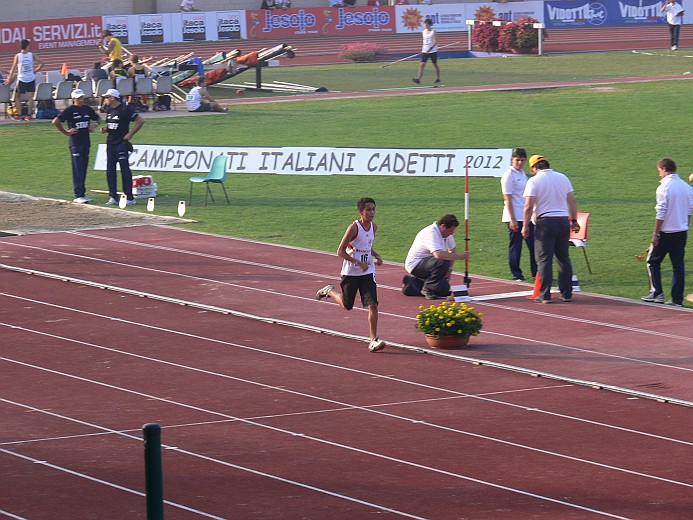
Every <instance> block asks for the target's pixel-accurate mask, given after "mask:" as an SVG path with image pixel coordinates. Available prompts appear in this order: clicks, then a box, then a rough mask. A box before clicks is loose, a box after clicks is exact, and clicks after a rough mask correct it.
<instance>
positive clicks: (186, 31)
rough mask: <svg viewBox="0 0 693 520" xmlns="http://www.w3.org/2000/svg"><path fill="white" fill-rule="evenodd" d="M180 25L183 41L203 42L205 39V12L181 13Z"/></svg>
mask: <svg viewBox="0 0 693 520" xmlns="http://www.w3.org/2000/svg"><path fill="white" fill-rule="evenodd" d="M181 25H182V30H183V41H184V42H203V41H205V40H207V22H206V16H205V13H203V12H192V13H181ZM162 36H163V33H162Z"/></svg>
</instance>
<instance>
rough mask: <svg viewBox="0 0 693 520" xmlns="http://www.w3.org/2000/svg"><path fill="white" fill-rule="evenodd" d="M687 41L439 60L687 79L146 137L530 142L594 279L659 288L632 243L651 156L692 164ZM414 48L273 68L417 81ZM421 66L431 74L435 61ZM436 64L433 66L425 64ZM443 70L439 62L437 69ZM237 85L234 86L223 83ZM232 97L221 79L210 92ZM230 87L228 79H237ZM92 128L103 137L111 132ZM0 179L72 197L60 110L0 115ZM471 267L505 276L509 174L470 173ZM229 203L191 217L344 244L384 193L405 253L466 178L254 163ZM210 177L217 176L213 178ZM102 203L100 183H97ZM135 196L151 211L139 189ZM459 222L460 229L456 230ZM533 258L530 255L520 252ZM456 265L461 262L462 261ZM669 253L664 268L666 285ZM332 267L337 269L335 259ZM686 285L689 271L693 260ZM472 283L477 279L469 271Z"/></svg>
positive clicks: (512, 72) (237, 116)
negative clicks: (680, 49) (410, 56)
mask: <svg viewBox="0 0 693 520" xmlns="http://www.w3.org/2000/svg"><path fill="white" fill-rule="evenodd" d="M691 58H692V57H687V56H685V55H684V54H677V55H676V56H668V55H667V53H665V52H663V51H660V53H659V54H658V55H653V56H650V55H645V54H635V53H624V52H620V53H595V54H578V55H563V56H559V55H557V56H541V57H537V56H534V57H518V58H489V59H461V60H443V61H441V67H442V70H443V78H444V83H445V85H446V86H455V85H471V84H476V85H480V84H504V83H516V82H519V83H527V82H532V81H563V80H570V79H588V78H606V77H635V76H654V75H671V74H681V80H679V81H650V82H642V83H629V84H614V85H608V86H607V85H602V86H594V87H571V88H561V89H544V90H539V89H533V90H523V91H499V92H470V93H450V94H436V95H421V96H406V97H382V98H368V99H349V100H339V101H328V100H321V99H320V96H319V95H315V96H311V97H310V101H306V102H301V103H270V104H262V105H237V106H233V107H232V109H231V111H230V113H229V114H227V115H213V116H208V117H207V116H204V117H196V118H194V119H193V118H187V117H180V118H162V119H149V120H147V123H146V125H145V126H144V128H143V129H142V131H141V132H140V133H139V134H138V135H137V137H136V139H135V142H136V143H174V144H199V145H227V146H228V145H232V146H307V147H310V146H316V147H317V146H356V147H362V146H369V147H392V148H397V147H422V148H434V147H435V148H438V147H456V148H467V147H485V148H494V147H499V148H511V147H515V146H523V147H525V148H527V150H528V152H529V153H530V154H534V153H541V154H542V155H545V156H546V157H547V158H548V159H549V161H550V162H551V166H552V167H553V168H554V169H556V170H558V171H561V172H564V173H566V174H567V175H568V176H569V177H570V178H571V180H572V182H573V185H574V187H575V193H576V197H577V200H578V204H579V207H580V209H581V210H582V211H589V212H591V213H592V220H591V222H590V240H589V245H588V254H589V257H590V262H591V264H592V269H593V271H594V274H593V275H589V274H588V272H587V269H586V266H585V262H584V259H583V258H582V253H581V252H580V251H576V250H572V251H571V253H572V255H573V263H574V269H575V271H576V273H577V274H578V275H579V277H580V285H581V287H582V289H583V290H585V291H590V292H598V293H603V294H610V295H616V296H624V297H629V298H639V297H640V296H642V295H643V294H646V293H647V292H648V283H647V276H646V272H645V265H644V263H637V262H636V261H635V255H637V254H640V253H641V252H642V251H643V250H644V249H645V248H646V247H647V245H648V240H649V238H650V236H651V233H652V228H653V226H654V192H655V189H656V188H657V184H658V180H659V179H658V176H657V171H656V168H655V164H656V161H657V160H658V159H659V158H661V157H663V156H670V157H672V158H674V159H675V160H676V161H677V164H678V165H679V172H680V174H681V176H682V177H688V175H689V173H691V172H692V171H693V157H692V156H691V151H690V142H691V124H690V122H691V121H692V120H693V117H692V116H693V108H692V106H691V102H690V98H691V89H692V87H693V83H691V82H690V81H686V80H685V79H686V78H687V77H688V75H684V73H685V72H688V69H689V68H693V62H691ZM415 68H416V64H415V63H403V64H397V65H394V66H392V67H388V68H385V69H383V68H382V67H381V65H380V64H362V65H342V66H329V67H287V68H277V69H272V70H271V73H270V72H268V73H267V79H272V80H280V81H288V82H296V83H304V84H311V85H315V86H326V87H327V88H328V89H330V90H333V91H334V90H342V91H349V90H367V89H372V88H384V87H394V86H408V85H409V84H410V82H411V80H410V77H411V75H412V73H413V71H414V69H415ZM426 74H428V75H429V76H431V75H432V71H431V70H427V71H426ZM425 77H426V76H425ZM431 77H432V76H431ZM225 92H226V93H228V92H229V91H228V90H227V91H225ZM213 95H215V96H216V97H222V95H223V94H222V93H221V89H217V91H215V92H214V93H213ZM226 95H228V94H226ZM104 140H105V139H104V137H103V136H101V135H96V134H95V135H94V136H93V144H94V145H95V144H98V143H102V142H104ZM0 142H1V143H2V148H3V168H2V174H1V179H2V180H1V181H0V189H2V190H5V191H14V192H21V193H29V194H32V195H39V196H48V197H56V198H63V199H70V200H71V199H72V193H71V176H70V163H69V155H68V150H67V146H66V141H65V138H64V136H62V135H61V134H59V133H58V132H57V131H55V129H54V128H53V127H52V126H51V125H49V124H14V123H13V124H5V125H1V126H0ZM89 175H90V176H89V178H88V182H87V186H88V188H91V189H105V187H106V182H105V173H104V172H101V171H99V172H90V174H89ZM189 176H190V174H186V173H156V174H155V176H154V178H155V181H156V182H157V184H158V187H159V193H160V195H159V197H158V199H157V213H159V214H163V215H175V214H176V209H177V204H178V201H179V200H184V199H187V196H188V190H189V186H190V183H189V181H188V178H189ZM470 185H471V189H470V237H471V242H470V249H471V251H472V261H471V264H470V270H471V272H472V273H474V274H483V275H488V276H494V277H500V278H508V277H509V274H510V273H509V271H508V268H507V254H506V252H507V232H506V229H505V227H504V225H503V224H502V223H501V222H500V217H501V209H502V196H501V194H500V182H499V179H498V178H472V179H471V181H470ZM227 186H228V187H229V188H230V196H231V199H232V204H231V205H226V204H223V203H221V202H220V199H217V203H216V204H215V205H210V206H208V207H206V208H205V207H203V206H202V204H201V200H202V195H203V192H202V188H201V187H199V186H198V187H197V188H198V191H197V194H198V197H197V201H198V204H197V205H193V206H192V207H189V209H188V213H187V214H186V217H189V218H192V219H195V220H196V221H197V223H196V224H190V225H189V226H190V227H192V228H195V229H198V230H203V231H209V232H212V233H220V234H226V235H233V236H239V237H244V238H251V239H257V240H264V241H269V242H277V243H283V244H291V245H297V246H304V247H310V248H316V249H321V250H328V251H332V250H336V248H337V245H338V244H339V240H340V239H341V236H342V234H343V232H344V229H345V227H346V226H347V224H348V223H349V222H350V221H351V219H352V218H355V217H356V216H357V213H356V209H355V202H356V200H357V199H358V198H360V197H362V196H372V197H374V198H375V199H376V201H377V203H378V213H377V216H376V222H377V223H378V225H379V234H378V239H377V241H376V244H375V245H376V249H377V250H378V251H379V252H380V253H381V254H382V255H383V256H384V257H385V259H387V260H392V261H400V262H401V261H403V260H404V257H405V255H406V252H407V250H408V248H409V245H410V243H411V241H412V239H413V237H414V235H415V234H416V232H417V231H418V230H419V229H420V228H422V227H423V226H425V225H427V224H430V223H431V222H432V221H434V220H435V219H437V218H438V217H440V216H441V215H442V214H444V213H448V212H451V213H455V214H457V215H458V216H459V217H462V216H463V214H464V207H463V206H464V198H463V196H464V179H462V178H430V177H429V178H425V177H421V178H408V177H376V176H374V177H365V176H332V177H323V176H316V177H311V176H280V175H260V174H244V175H234V176H232V177H231V178H230V179H228V182H227ZM213 188H214V186H213ZM93 198H94V199H95V200H94V203H97V204H102V203H104V202H105V201H106V198H107V197H106V196H105V195H97V196H94V197H93ZM128 211H145V208H144V204H142V205H139V206H136V207H135V208H134V209H128ZM460 235H462V233H460V232H458V237H459V236H460ZM524 263H525V269H526V270H528V266H526V264H527V263H528V262H527V261H526V259H525V262H524ZM459 267H460V266H458V268H459ZM669 267H670V266H669V265H668V263H666V264H665V269H664V270H663V276H664V284H665V288H666V287H668V285H669V284H670V277H671V272H670V268H669ZM335 275H337V273H335ZM687 275H688V280H689V284H688V288H689V291H688V292H691V291H690V289H691V287H693V282H692V281H691V280H693V278H691V277H690V275H691V272H690V269H689V270H688V273H687ZM471 292H472V295H473V286H472V291H471Z"/></svg>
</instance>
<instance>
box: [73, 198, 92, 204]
mask: <svg viewBox="0 0 693 520" xmlns="http://www.w3.org/2000/svg"><path fill="white" fill-rule="evenodd" d="M72 202H74V203H75V204H86V203H87V202H89V199H88V198H86V197H77V198H76V199H74V200H73V201H72Z"/></svg>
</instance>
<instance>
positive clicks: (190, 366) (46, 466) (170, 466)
mask: <svg viewBox="0 0 693 520" xmlns="http://www.w3.org/2000/svg"><path fill="white" fill-rule="evenodd" d="M1 242H2V250H3V252H2V259H1V262H2V264H4V265H5V266H13V267H15V268H22V269H30V270H36V271H42V272H45V273H52V274H54V275H58V276H60V277H63V279H69V278H73V279H75V281H62V280H60V279H57V278H55V279H54V278H46V277H44V276H30V275H28V274H25V273H22V272H18V271H16V270H10V269H3V270H2V271H0V277H1V278H0V279H1V280H2V287H3V289H2V292H0V299H1V300H2V306H1V307H0V330H2V342H1V343H0V352H2V355H1V356H0V357H1V360H2V371H1V372H0V374H2V376H1V377H2V384H1V385H0V389H1V390H0V394H1V395H0V420H2V424H3V425H4V426H5V427H4V428H3V430H2V436H1V437H0V457H1V458H2V465H3V472H2V474H0V487H1V488H2V489H3V490H7V489H11V492H10V493H9V494H8V493H3V494H2V495H1V496H0V512H4V513H5V514H7V515H15V516H16V517H24V518H32V519H34V518H51V519H55V518H66V519H67V518H70V519H71V518H86V517H98V518H114V519H116V518H118V519H122V518H144V517H145V512H144V499H143V497H142V492H143V488H144V485H143V476H142V475H143V469H142V460H141V459H142V444H141V440H140V438H139V428H140V427H141V425H142V424H144V423H146V422H158V423H160V424H161V425H162V428H163V431H162V439H163V442H164V443H165V445H166V449H165V451H164V471H165V482H164V491H165V497H166V500H167V505H166V516H167V518H185V519H187V518H327V517H329V518H345V519H346V518H350V519H353V518H368V517H371V516H372V515H373V514H380V515H385V517H386V518H396V517H405V518H513V519H514V518H517V519H524V518H552V519H554V518H600V517H607V518H642V519H651V518H662V519H683V518H689V517H690V512H691V511H693V471H691V470H692V469H693V467H692V463H691V460H693V457H691V455H692V453H691V451H692V447H693V428H691V426H693V419H692V415H691V414H692V411H691V408H690V407H688V406H685V405H676V404H671V403H663V402H658V401H656V400H653V399H643V398H637V397H636V396H635V395H629V394H622V393H617V392H609V391H601V390H595V389H593V388H590V387H587V386H580V385H575V384H570V383H567V382H563V381H560V380H550V379H546V378H535V377H531V376H529V375H526V374H522V373H517V372H513V371H510V370H499V369H497V368H494V367H491V366H484V365H475V364H472V363H463V362H459V361H456V360H454V359H451V358H449V357H440V356H431V355H423V354H419V353H416V352H415V351H412V350H407V349H403V348H387V349H386V350H385V351H383V352H380V353H376V354H371V353H369V352H368V351H367V349H366V347H365V342H363V341H360V340H358V339H354V338H351V337H346V336H339V335H331V334H319V333H317V332H315V331H313V330H305V329H299V328H296V327H289V326H284V325H279V324H272V323H265V322H261V321H258V320H255V319H249V318H242V317H238V316H233V315H228V314H223V313H221V312H212V311H211V310H205V309H203V308H200V307H196V306H194V305H176V304H174V303H171V302H166V301H161V300H158V299H156V298H154V297H152V298H142V297H139V296H137V295H135V294H127V293H125V292H118V291H117V290H102V289H98V288H96V287H93V286H91V285H90V284H89V283H87V282H95V283H100V284H105V285H110V286H113V288H114V289H118V288H122V289H128V290H134V291H141V292H142V293H150V294H151V295H159V296H162V297H163V296H165V297H169V298H176V299H178V300H184V301H189V302H198V303H199V304H206V305H214V306H216V307H218V308H225V309H229V310H233V311H237V312H247V313H251V314H259V315H264V316H273V317H276V318H278V319H287V320H292V321H297V322H301V323H306V324H313V325H316V326H318V327H322V328H325V329H330V330H333V331H344V332H345V333H349V334H364V333H365V329H366V323H365V322H366V320H365V314H364V313H363V312H361V311H360V310H357V309H355V310H354V311H352V313H346V312H344V311H342V310H341V309H338V308H337V307H336V306H335V305H334V304H330V303H326V302H317V301H315V300H314V299H313V294H314V292H315V290H316V289H317V288H318V287H320V286H321V285H322V284H323V283H325V282H326V281H329V280H333V279H334V275H335V273H336V272H337V268H338V261H337V259H336V258H335V256H334V255H332V254H329V255H328V254H326V253H320V252H316V251H309V250H304V249H296V248H289V247H283V246H274V245H269V244H259V243H255V242H249V241H244V240H237V239H232V238H227V237H219V236H213V235H207V234H201V233H195V232H189V231H183V230H176V229H169V228H162V227H139V228H127V229H121V230H99V231H91V232H80V233H60V234H45V235H32V236H24V237H13V238H5V239H2V241H1ZM401 269H402V268H401V265H399V264H394V263H388V264H386V265H385V266H384V268H382V269H380V271H379V275H378V278H379V282H380V283H381V309H382V311H383V312H382V314H381V329H382V336H383V337H385V338H386V339H388V340H389V341H396V342H398V343H401V344H402V345H410V346H413V347H417V346H419V347H422V346H423V344H422V342H421V338H419V337H418V334H416V333H415V332H414V331H413V319H412V316H413V315H414V314H415V313H416V309H417V306H418V304H419V303H421V300H419V299H417V298H406V297H404V296H403V295H401V293H400V292H399V291H398V290H397V285H398V283H397V282H398V279H399V278H400V277H401ZM76 279H80V280H83V281H84V283H78V282H77V281H76ZM473 279H474V282H473V290H472V295H473V296H474V297H475V298H479V299H480V300H481V298H483V297H486V298H488V299H486V300H481V301H479V302H478V303H476V304H475V306H476V307H477V308H478V310H482V311H483V312H484V313H485V329H484V331H483V332H482V334H481V335H480V336H478V337H476V338H473V340H472V343H471V344H470V348H469V349H465V351H464V352H463V354H464V355H465V356H467V357H476V358H479V359H481V358H487V359H491V360H502V361H503V362H509V361H512V362H515V363H516V364H517V365H520V366H522V365H526V367H529V368H530V369H531V368H533V367H539V368H541V369H544V368H547V367H548V368H550V369H551V370H553V371H554V372H558V373H559V374H562V375H565V376H567V377H576V376H579V377H581V378H584V379H590V380H594V381H599V382H601V383H604V384H618V385H622V386H624V388H627V389H630V390H633V391H636V390H638V388H639V387H640V385H647V389H648V391H649V390H652V385H651V384H650V382H651V381H653V380H655V379H656V380H660V381H662V385H661V386H660V387H658V388H656V390H657V392H658V393H660V394H661V395H662V396H666V397H670V398H676V399H689V398H690V396H691V394H692V393H693V392H692V389H691V384H690V382H689V381H690V376H689V372H690V370H691V366H690V363H691V361H690V355H687V350H690V337H691V326H690V325H688V324H687V322H689V321H690V313H689V312H687V311H685V310H683V311H682V310H678V309H663V308H661V307H656V306H654V305H647V304H638V303H635V302H628V301H622V300H616V299H612V298H604V297H600V296H596V295H588V294H580V295H578V296H577V297H576V300H575V302H574V303H573V304H556V305H552V306H538V305H536V304H534V303H532V302H529V301H528V300H527V299H526V298H524V297H523V296H522V295H515V296H511V297H498V296H497V295H498V294H499V293H508V292H512V291H523V290H526V289H527V288H528V286H527V285H526V284H517V283H512V282H504V281H500V280H491V279H480V278H478V277H474V276H473ZM492 295H496V296H495V299H491V298H492ZM645 311H646V312H647V316H648V320H643V319H642V315H643V314H644V313H645ZM576 316H580V318H576ZM530 320H531V323H532V326H531V327H527V325H526V324H527V323H528V322H530ZM528 329H530V330H528ZM672 331H675V333H673V332H672ZM679 374H683V376H679ZM629 385H630V386H629Z"/></svg>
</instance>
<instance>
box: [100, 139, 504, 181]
mask: <svg viewBox="0 0 693 520" xmlns="http://www.w3.org/2000/svg"><path fill="white" fill-rule="evenodd" d="M134 148H135V149H134V151H133V152H132V154H130V167H131V168H132V169H133V170H136V171H149V172H180V171H182V172H208V171H209V169H210V168H211V166H212V161H213V160H214V158H215V157H216V156H217V155H222V154H223V155H226V156H227V157H228V161H227V164H226V171H227V172H229V173H274V174H294V175H295V174H298V175H339V174H344V175H417V176H441V177H455V176H464V175H465V164H466V163H469V175H472V176H477V177H501V176H502V175H503V172H504V171H505V169H506V168H507V167H508V164H510V154H511V150H510V149H509V148H468V149H445V148H442V149H423V148H422V149H417V148H298V147H295V148H290V147H286V148H261V147H258V148H255V147H253V148H240V147H219V146H177V145H153V144H139V145H138V144H136V145H134ZM94 169H95V170H105V169H106V145H105V144H100V145H99V146H98V149H97V153H96V160H95V161H94Z"/></svg>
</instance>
